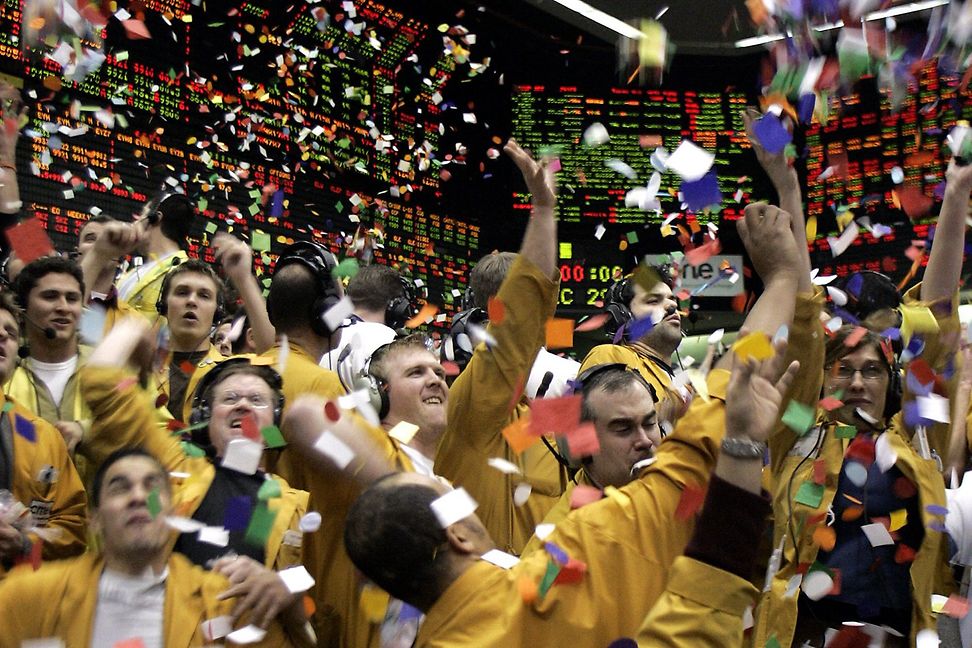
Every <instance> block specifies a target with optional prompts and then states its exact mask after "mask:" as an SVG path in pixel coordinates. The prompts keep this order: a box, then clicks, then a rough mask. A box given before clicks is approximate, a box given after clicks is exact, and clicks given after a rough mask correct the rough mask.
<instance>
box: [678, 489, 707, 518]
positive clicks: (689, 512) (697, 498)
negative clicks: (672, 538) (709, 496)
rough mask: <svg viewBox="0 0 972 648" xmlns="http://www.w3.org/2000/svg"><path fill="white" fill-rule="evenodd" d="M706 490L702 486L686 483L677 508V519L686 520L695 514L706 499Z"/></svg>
mask: <svg viewBox="0 0 972 648" xmlns="http://www.w3.org/2000/svg"><path fill="white" fill-rule="evenodd" d="M705 490H706V489H705V488H703V487H701V486H693V485H691V484H686V485H685V489H684V490H683V491H682V497H681V498H680V499H679V500H678V507H676V509H675V519H676V520H682V521H684V520H687V519H689V518H690V517H692V516H693V515H695V513H696V512H697V511H698V510H699V509H700V508H702V502H704V501H705Z"/></svg>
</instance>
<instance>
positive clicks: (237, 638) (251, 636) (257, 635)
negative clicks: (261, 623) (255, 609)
mask: <svg viewBox="0 0 972 648" xmlns="http://www.w3.org/2000/svg"><path fill="white" fill-rule="evenodd" d="M266 635H267V631H266V630H262V629H260V628H258V627H256V626H255V625H248V626H244V627H242V628H240V629H239V630H234V631H233V632H231V633H229V634H228V635H226V638H227V639H229V640H230V641H232V642H233V643H237V644H249V643H256V642H258V641H263V638H264V637H265V636H266Z"/></svg>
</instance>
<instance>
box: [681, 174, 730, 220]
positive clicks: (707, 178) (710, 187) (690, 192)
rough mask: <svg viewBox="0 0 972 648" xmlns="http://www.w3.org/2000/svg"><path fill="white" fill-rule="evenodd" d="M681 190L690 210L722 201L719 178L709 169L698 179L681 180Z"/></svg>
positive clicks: (703, 207) (697, 209)
mask: <svg viewBox="0 0 972 648" xmlns="http://www.w3.org/2000/svg"><path fill="white" fill-rule="evenodd" d="M681 190H682V198H683V199H684V200H685V204H686V205H687V206H688V208H689V209H690V210H692V211H699V210H702V209H705V208H706V207H709V206H711V205H718V204H719V203H721V202H722V192H720V191H719V178H718V176H717V175H716V172H715V171H714V170H711V169H710V170H709V172H708V173H706V174H705V175H704V176H702V177H701V178H699V179H698V180H693V181H689V180H686V181H684V182H682V187H681Z"/></svg>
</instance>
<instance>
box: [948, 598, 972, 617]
mask: <svg viewBox="0 0 972 648" xmlns="http://www.w3.org/2000/svg"><path fill="white" fill-rule="evenodd" d="M942 612H944V613H945V614H947V615H948V616H950V617H952V618H954V619H962V618H965V616H966V615H967V614H968V613H969V600H968V599H967V598H964V597H962V596H959V595H958V594H952V595H951V596H949V597H948V600H947V601H945V605H943V606H942Z"/></svg>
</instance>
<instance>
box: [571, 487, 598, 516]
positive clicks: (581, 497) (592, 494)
mask: <svg viewBox="0 0 972 648" xmlns="http://www.w3.org/2000/svg"><path fill="white" fill-rule="evenodd" d="M603 497H604V493H602V492H601V489H600V488H594V487H593V486H585V485H584V484H578V485H577V486H574V490H572V491H570V510H572V511H573V510H574V509H579V508H580V507H582V506H587V505H588V504H590V503H592V502H596V501H598V500H599V499H601V498H603Z"/></svg>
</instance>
